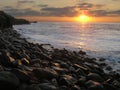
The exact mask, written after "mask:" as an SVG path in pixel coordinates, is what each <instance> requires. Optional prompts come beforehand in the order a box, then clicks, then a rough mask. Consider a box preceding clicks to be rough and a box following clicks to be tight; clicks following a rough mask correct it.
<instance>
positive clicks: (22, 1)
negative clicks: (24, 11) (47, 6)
mask: <svg viewBox="0 0 120 90" xmlns="http://www.w3.org/2000/svg"><path fill="white" fill-rule="evenodd" d="M18 3H34V0H19V1H18Z"/></svg>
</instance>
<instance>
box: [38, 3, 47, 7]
mask: <svg viewBox="0 0 120 90" xmlns="http://www.w3.org/2000/svg"><path fill="white" fill-rule="evenodd" d="M37 6H38V7H48V5H47V4H39V5H37Z"/></svg>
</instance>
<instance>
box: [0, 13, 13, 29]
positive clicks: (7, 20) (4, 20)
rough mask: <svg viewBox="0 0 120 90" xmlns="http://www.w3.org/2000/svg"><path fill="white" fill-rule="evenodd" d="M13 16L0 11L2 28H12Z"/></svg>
mask: <svg viewBox="0 0 120 90" xmlns="http://www.w3.org/2000/svg"><path fill="white" fill-rule="evenodd" d="M12 19H13V18H12V17H11V16H10V15H8V14H6V13H5V12H3V11H0V29H3V28H12Z"/></svg>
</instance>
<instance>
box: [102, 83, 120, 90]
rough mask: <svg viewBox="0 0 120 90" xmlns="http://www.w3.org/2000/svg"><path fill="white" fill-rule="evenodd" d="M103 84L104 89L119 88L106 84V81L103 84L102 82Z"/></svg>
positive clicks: (115, 89) (112, 89)
mask: <svg viewBox="0 0 120 90" xmlns="http://www.w3.org/2000/svg"><path fill="white" fill-rule="evenodd" d="M103 85H104V87H105V90H119V89H117V88H116V87H115V86H113V85H110V84H107V83H105V84H103Z"/></svg>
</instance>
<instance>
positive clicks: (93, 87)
mask: <svg viewBox="0 0 120 90" xmlns="http://www.w3.org/2000/svg"><path fill="white" fill-rule="evenodd" d="M85 84H86V87H87V90H106V89H105V88H104V86H103V85H102V84H100V83H99V82H95V81H92V80H89V81H88V82H86V83H85Z"/></svg>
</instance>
